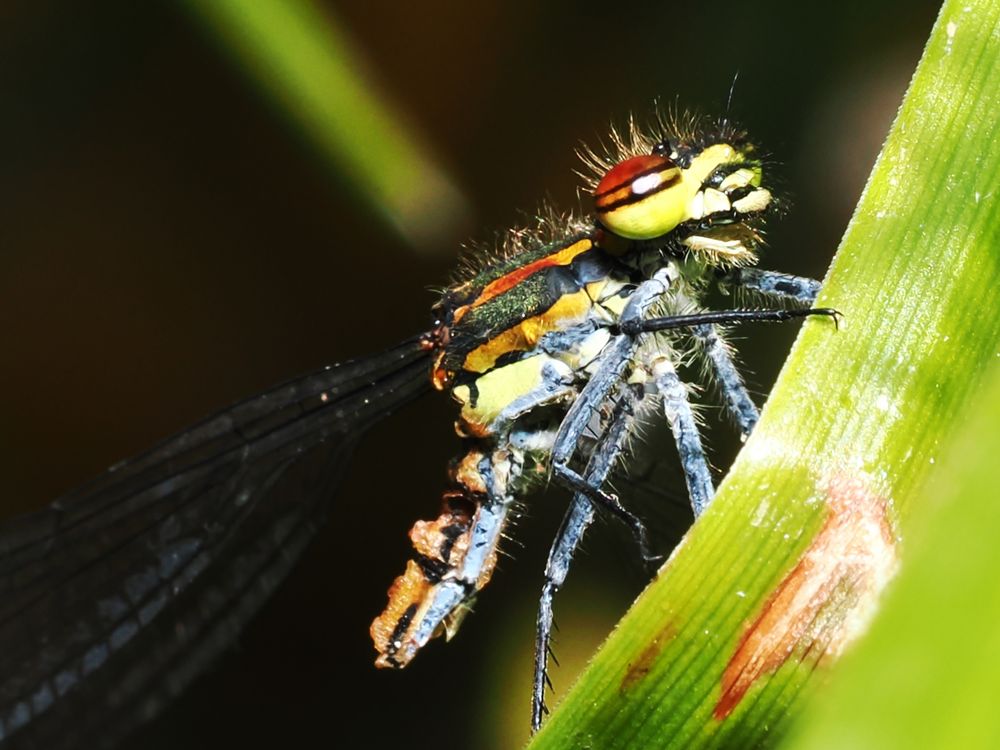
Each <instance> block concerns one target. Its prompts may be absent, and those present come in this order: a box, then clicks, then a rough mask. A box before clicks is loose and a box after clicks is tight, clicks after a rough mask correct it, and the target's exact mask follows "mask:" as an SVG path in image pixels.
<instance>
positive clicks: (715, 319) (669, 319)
mask: <svg viewBox="0 0 1000 750" xmlns="http://www.w3.org/2000/svg"><path fill="white" fill-rule="evenodd" d="M840 314H841V313H840V312H839V311H837V310H834V309H833V308H832V307H810V308H807V309H804V310H712V311H709V312H700V313H691V314H689V315H668V316H666V317H663V318H647V319H645V320H637V321H630V322H629V323H628V324H626V323H625V322H624V321H623V322H620V323H619V324H618V325H617V326H612V330H613V331H614V330H615V329H617V330H618V331H621V333H624V334H625V335H627V336H635V335H637V334H640V333H649V332H650V331H669V330H674V329H677V328H694V327H695V326H699V325H706V324H719V323H722V324H725V323H784V322H785V321H788V320H795V319H796V318H808V317H811V316H813V315H822V316H826V317H828V318H833V321H834V324H836V323H837V319H838V317H839V316H840Z"/></svg>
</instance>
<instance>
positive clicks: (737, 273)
mask: <svg viewBox="0 0 1000 750" xmlns="http://www.w3.org/2000/svg"><path fill="white" fill-rule="evenodd" d="M721 280H722V283H724V284H731V285H733V286H735V287H738V288H741V289H748V290H750V291H753V292H759V293H760V294H766V295H767V296H768V297H774V298H777V299H787V300H794V301H795V302H801V303H802V304H805V305H811V304H812V303H813V302H815V301H816V297H817V296H818V295H819V290H820V286H821V284H820V282H818V281H816V279H810V278H807V277H805V276H793V275H792V274H789V273H779V272H777V271H765V270H763V269H760V268H734V269H732V270H730V271H728V272H726V274H725V275H724V276H723V277H722V279H721Z"/></svg>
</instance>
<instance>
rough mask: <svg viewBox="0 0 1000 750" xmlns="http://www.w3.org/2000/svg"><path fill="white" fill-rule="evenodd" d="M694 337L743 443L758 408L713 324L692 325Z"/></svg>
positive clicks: (755, 420)
mask: <svg viewBox="0 0 1000 750" xmlns="http://www.w3.org/2000/svg"><path fill="white" fill-rule="evenodd" d="M693 333H694V335H695V336H696V337H697V338H698V340H699V341H700V342H701V345H702V349H703V350H704V352H705V356H706V357H708V361H709V362H711V363H712V370H713V371H714V372H715V382H716V383H718V385H719V390H720V391H721V392H722V400H723V403H724V404H725V406H726V409H727V411H729V413H730V414H731V415H732V416H733V418H734V419H735V420H736V425H737V426H738V427H739V429H740V434H741V435H742V437H743V439H744V440H746V439H747V438H748V437H749V436H750V433H751V432H753V428H754V427H755V426H756V425H757V420H758V419H759V418H760V411H759V410H758V409H757V405H756V404H755V403H754V402H753V399H752V398H750V393H749V392H748V391H747V388H746V385H745V384H744V383H743V376H742V375H741V374H740V371H739V368H737V367H736V362H735V361H734V360H733V355H732V352H731V351H730V349H729V347H728V346H727V345H726V342H725V341H723V340H722V337H721V336H719V331H718V329H717V328H716V327H715V326H712V325H700V326H695V328H694V329H693Z"/></svg>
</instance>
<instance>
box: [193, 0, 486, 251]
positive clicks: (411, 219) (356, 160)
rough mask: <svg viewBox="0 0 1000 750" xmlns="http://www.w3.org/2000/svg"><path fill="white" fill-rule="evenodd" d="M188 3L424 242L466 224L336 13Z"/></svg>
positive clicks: (429, 245)
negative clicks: (339, 24)
mask: <svg viewBox="0 0 1000 750" xmlns="http://www.w3.org/2000/svg"><path fill="white" fill-rule="evenodd" d="M187 5H188V7H189V8H190V9H191V11H193V13H194V15H195V17H196V18H198V19H199V20H201V21H202V22H203V23H204V24H205V26H206V27H207V28H208V29H209V30H210V31H212V32H213V33H214V34H215V35H216V37H217V38H218V39H219V40H220V41H221V42H222V43H223V47H224V48H225V49H226V50H227V51H229V52H230V53H231V54H233V55H234V57H235V59H236V60H237V61H238V62H239V63H240V64H241V65H242V66H243V67H244V68H245V69H246V71H247V72H248V73H249V74H250V75H251V77H252V78H253V79H254V80H255V81H256V82H257V83H258V84H259V85H260V86H262V87H263V88H264V90H265V91H267V92H268V94H269V95H270V96H271V98H272V99H273V100H274V102H275V103H276V104H277V105H278V109H279V111H281V112H282V113H284V114H286V115H287V116H288V117H290V118H291V119H292V120H293V121H294V122H295V123H296V124H297V125H298V126H299V127H300V128H301V130H302V132H303V133H304V134H305V135H306V136H307V137H308V139H309V140H310V141H311V142H312V143H313V144H315V146H316V147H317V148H318V150H319V152H320V153H321V154H322V155H323V156H324V157H326V158H327V159H328V160H329V163H330V165H331V166H332V167H333V168H334V171H335V172H336V173H338V174H340V175H342V176H344V177H345V178H346V181H347V182H348V183H349V184H350V185H351V186H352V187H353V188H354V189H355V190H356V191H357V194H358V197H359V199H361V200H363V201H365V202H367V203H369V204H370V205H371V206H373V207H374V208H375V209H376V210H377V212H378V214H379V215H381V216H382V217H383V218H385V219H386V220H387V221H388V222H389V224H390V225H391V226H392V227H394V228H395V229H396V230H397V231H399V232H400V233H401V234H402V235H403V236H404V237H405V238H407V239H409V240H410V242H411V243H412V244H413V245H414V246H415V247H417V248H420V249H428V250H429V249H434V248H435V247H436V245H437V243H439V242H440V240H441V238H442V237H448V236H450V235H451V234H452V233H453V232H454V231H455V229H456V225H457V224H461V223H464V222H465V220H466V219H467V212H468V206H467V205H466V202H465V199H464V198H463V196H462V195H461V193H460V192H459V191H458V190H457V188H456V187H455V186H454V185H453V184H452V182H451V181H450V180H449V179H448V177H447V176H446V175H445V174H444V172H443V170H442V169H441V168H440V167H439V166H438V165H437V164H436V163H435V161H434V160H433V158H432V157H431V156H430V155H429V153H428V152H427V150H426V148H425V147H424V146H422V145H421V144H420V142H419V140H418V139H417V137H416V136H415V133H414V130H413V129H412V128H410V127H408V126H407V124H406V123H405V121H404V120H403V118H402V117H401V116H400V115H399V114H398V113H397V112H395V111H393V109H392V107H391V106H390V105H389V103H388V101H387V100H386V98H385V97H384V96H380V95H379V94H378V93H377V87H376V86H374V85H373V83H372V80H371V76H369V75H367V74H366V70H365V63H364V60H363V58H362V55H361V54H360V53H359V52H358V50H356V49H354V48H353V46H352V45H351V44H350V40H349V39H348V36H347V34H346V33H345V32H344V31H342V30H341V29H340V28H339V26H338V24H337V23H336V19H335V18H334V17H333V16H332V15H331V14H330V13H329V12H326V11H323V12H321V11H320V9H319V8H318V7H317V6H316V5H315V3H314V2H313V0H252V1H248V0H188V2H187Z"/></svg>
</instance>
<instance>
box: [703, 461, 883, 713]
mask: <svg viewBox="0 0 1000 750" xmlns="http://www.w3.org/2000/svg"><path fill="white" fill-rule="evenodd" d="M824 491H825V497H824V500H825V504H826V511H827V512H826V518H825V520H824V522H823V526H822V528H821V529H820V530H819V532H818V533H817V534H816V536H815V537H814V538H813V540H812V542H811V543H810V544H809V547H808V548H807V549H806V550H805V551H804V552H803V553H802V556H801V557H800V558H799V560H798V562H797V563H796V564H795V567H793V568H792V569H791V571H789V572H788V574H787V575H785V577H784V578H783V579H782V581H781V582H780V583H779V584H778V586H777V587H776V588H775V590H774V591H773V592H772V593H771V595H770V596H769V597H768V598H767V601H766V602H764V605H763V607H762V608H761V611H760V613H759V614H758V615H757V616H756V617H755V618H754V620H753V621H752V622H751V623H750V624H749V625H748V626H747V627H746V629H745V630H744V632H743V636H742V638H741V639H740V641H739V643H738V644H737V647H736V651H735V652H734V653H733V655H732V657H731V658H730V659H729V663H728V664H727V665H726V669H725V671H724V672H723V675H722V694H721V696H720V697H719V701H718V703H717V704H716V706H715V710H714V712H713V715H714V716H715V718H716V719H718V720H720V721H721V720H722V719H725V718H726V717H727V716H729V714H730V713H732V712H733V710H734V709H735V708H736V706H737V705H738V704H739V703H740V701H741V700H742V699H743V697H744V696H745V695H746V693H747V691H748V690H749V689H750V688H751V686H752V685H753V684H754V683H755V682H756V681H757V680H758V679H760V678H761V677H763V676H764V675H766V674H773V673H774V672H775V671H777V670H778V668H779V667H781V666H782V665H783V664H784V663H785V662H786V661H789V660H791V659H795V660H797V661H798V662H799V663H805V662H812V663H813V665H814V666H815V665H817V664H819V663H820V662H823V661H827V660H831V659H834V658H836V657H837V656H839V655H840V653H841V652H842V651H843V650H844V648H845V647H846V646H847V645H848V644H849V643H850V642H851V641H853V640H854V639H855V638H856V637H857V636H858V635H860V634H861V633H862V632H863V631H864V630H865V628H866V626H867V624H868V622H869V620H870V619H871V616H872V615H873V614H874V612H875V608H876V606H877V604H878V598H879V595H880V594H881V592H882V590H883V589H884V587H885V585H886V584H887V583H888V582H889V580H890V579H891V578H892V576H893V574H894V573H895V571H896V567H897V555H896V546H897V540H896V537H895V535H894V533H893V531H892V527H891V524H890V521H889V517H888V512H887V511H888V506H889V503H888V501H887V500H886V499H885V498H884V497H882V496H880V495H878V494H877V493H875V492H873V491H872V489H871V486H870V483H869V482H868V481H867V480H866V478H865V477H864V476H859V475H858V474H856V473H853V474H849V473H839V474H836V475H834V476H833V477H832V478H831V479H830V480H829V481H827V482H826V483H825V487H824Z"/></svg>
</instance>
